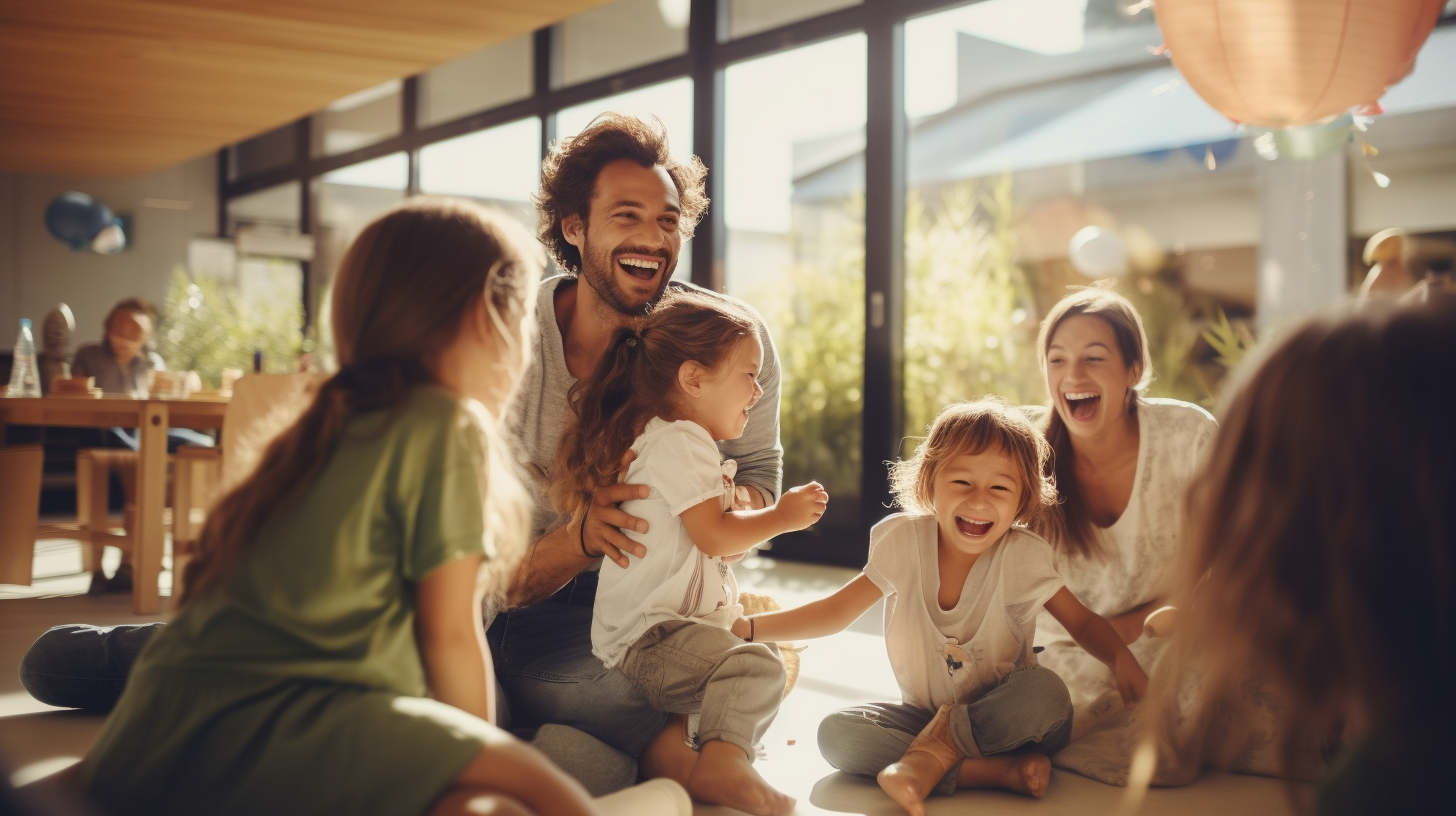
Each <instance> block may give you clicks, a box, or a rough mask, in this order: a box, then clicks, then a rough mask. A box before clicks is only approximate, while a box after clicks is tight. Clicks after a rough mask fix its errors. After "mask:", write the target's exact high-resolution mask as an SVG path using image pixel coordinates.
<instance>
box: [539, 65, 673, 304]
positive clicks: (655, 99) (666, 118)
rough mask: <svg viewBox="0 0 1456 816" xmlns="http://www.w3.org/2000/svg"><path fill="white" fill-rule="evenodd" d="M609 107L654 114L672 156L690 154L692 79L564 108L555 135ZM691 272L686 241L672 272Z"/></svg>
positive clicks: (571, 130)
mask: <svg viewBox="0 0 1456 816" xmlns="http://www.w3.org/2000/svg"><path fill="white" fill-rule="evenodd" d="M607 111H612V112H614V113H624V114H630V115H632V116H641V117H644V118H645V117H656V118H657V119H659V120H660V121H661V122H662V124H663V126H664V127H666V128H667V141H668V147H669V148H670V149H671V151H672V155H673V158H675V159H678V160H679V161H686V160H687V159H688V158H689V157H690V156H692V155H693V81H692V80H691V79H687V78H686V77H685V78H683V79H674V80H673V81H671V82H664V83H662V84H660V85H650V86H648V87H646V88H638V89H637V90H635V91H628V92H627V93H622V94H617V95H616V96H608V97H604V98H602V99H597V100H595V101H592V102H587V103H586V104H583V105H577V106H575V107H571V108H565V109H563V110H562V111H561V112H560V113H558V114H557V115H556V134H557V136H558V137H565V136H574V135H576V134H578V133H580V132H581V131H582V130H584V129H585V128H586V126H587V125H588V124H591V120H593V119H595V118H596V117H597V116H598V115H600V114H602V113H605V112H607ZM692 274H693V257H692V253H691V252H690V251H688V247H687V246H686V245H684V246H683V249H682V252H681V253H680V254H679V255H678V261H677V269H676V270H674V271H673V274H672V276H673V277H674V278H676V279H678V280H689V279H691V278H692Z"/></svg>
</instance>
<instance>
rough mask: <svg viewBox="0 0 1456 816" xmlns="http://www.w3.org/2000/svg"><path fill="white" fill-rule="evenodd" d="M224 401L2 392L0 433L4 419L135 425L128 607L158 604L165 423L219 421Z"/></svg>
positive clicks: (215, 424) (157, 607) (200, 425)
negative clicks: (133, 523)
mask: <svg viewBox="0 0 1456 816" xmlns="http://www.w3.org/2000/svg"><path fill="white" fill-rule="evenodd" d="M226 410H227V401H226V400H219V399H145V400H141V399H130V398H122V397H102V398H101V399H86V398H71V397H40V398H31V397H18V398H9V397H0V439H3V438H4V437H3V433H4V430H5V425H6V423H13V424H16V425H59V426H65V427H71V428H139V429H140V430H141V432H140V433H139V434H138V437H139V442H140V449H139V450H138V451H137V492H136V507H137V511H136V529H134V530H132V535H133V536H134V540H133V544H132V547H133V553H132V561H133V569H134V570H135V579H136V583H135V585H134V586H135V589H134V592H133V594H132V610H133V611H134V612H136V613H137V614H138V615H152V614H156V613H157V612H160V611H161V610H162V598H161V592H160V590H159V587H158V583H157V582H158V578H159V577H160V576H161V573H162V550H163V549H164V547H165V544H166V540H165V536H164V531H163V529H162V510H163V509H164V508H165V507H166V503H167V429H168V428H169V427H175V428H193V429H195V430H209V429H214V428H221V427H222V420H223V413H224V412H225V411H226Z"/></svg>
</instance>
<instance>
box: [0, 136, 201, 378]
mask: <svg viewBox="0 0 1456 816" xmlns="http://www.w3.org/2000/svg"><path fill="white" fill-rule="evenodd" d="M68 190H78V191H80V192H83V193H86V194H88V195H90V196H92V197H94V198H96V199H97V200H98V201H101V202H102V203H104V204H105V205H106V206H108V207H110V208H111V210H112V212H115V213H117V214H121V215H130V216H131V218H132V223H131V234H130V235H128V236H127V239H128V246H127V248H126V249H125V250H124V251H122V252H121V253H120V254H117V255H110V256H103V255H97V254H95V253H93V252H89V251H81V252H73V251H71V250H70V249H68V248H66V247H65V246H64V245H63V244H61V243H60V242H59V241H56V240H55V239H54V238H52V237H50V235H49V234H48V233H47V232H46V228H45V209H46V205H48V204H49V203H50V201H51V199H52V198H54V197H55V196H57V195H59V194H61V193H64V192H66V191H68ZM146 199H153V202H151V203H150V204H148V203H144V202H145V200H146ZM162 202H190V204H191V209H187V210H182V209H166V208H164V207H162V206H157V205H158V204H159V203H162ZM216 231H217V158H216V156H215V155H206V156H202V157H199V158H197V159H194V160H192V161H190V162H186V163H184V164H179V165H177V166H175V167H169V168H167V169H165V170H159V171H157V172H155V173H152V174H150V175H147V176H143V177H141V178H135V179H102V178H79V177H71V176H33V175H21V174H15V173H10V174H0V349H9V348H10V347H11V346H12V345H13V344H14V342H15V332H16V326H17V324H18V321H19V319H20V318H22V317H28V318H30V319H31V320H32V321H33V322H34V323H35V324H36V326H37V331H38V329H39V325H40V321H41V320H42V319H44V318H45V315H46V312H49V311H50V310H51V309H52V308H53V307H54V306H55V305H56V303H58V302H62V301H64V302H65V303H67V304H69V305H70V307H71V311H72V313H74V314H75V316H76V332H75V334H74V335H73V336H72V347H73V348H74V347H75V346H78V345H80V344H81V343H87V342H94V341H97V340H99V339H100V338H101V320H102V318H104V317H105V316H106V312H107V311H108V310H110V308H111V305H112V304H113V303H115V302H116V301H118V300H120V299H122V298H124V297H129V296H132V295H141V296H143V297H146V298H150V299H151V300H153V301H155V302H156V303H157V305H158V308H160V307H161V301H162V297H163V295H165V294H166V291H167V284H168V282H169V281H170V280H171V277H172V269H173V268H174V267H175V266H177V265H184V266H185V265H186V263H187V244H188V242H189V241H190V240H191V239H192V238H194V237H197V236H208V235H214V234H215V233H216ZM37 340H39V338H38V337H37Z"/></svg>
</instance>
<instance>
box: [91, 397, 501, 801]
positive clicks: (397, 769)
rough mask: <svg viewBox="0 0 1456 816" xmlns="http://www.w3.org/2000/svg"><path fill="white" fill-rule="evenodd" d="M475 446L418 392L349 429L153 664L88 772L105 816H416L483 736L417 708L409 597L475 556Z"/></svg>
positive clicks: (452, 717)
mask: <svg viewBox="0 0 1456 816" xmlns="http://www.w3.org/2000/svg"><path fill="white" fill-rule="evenodd" d="M481 445H482V439H481V436H480V434H479V430H478V428H477V427H476V425H475V424H474V423H473V421H472V420H471V418H470V415H469V414H468V413H467V412H466V411H464V410H463V409H462V408H461V406H460V403H459V401H458V400H457V398H456V397H455V396H454V395H453V394H451V393H449V392H447V391H445V390H443V389H440V388H435V387H422V388H418V389H416V390H415V391H414V392H413V393H411V395H410V396H409V397H408V398H407V399H406V400H405V401H404V402H403V403H402V404H401V405H400V406H398V407H396V408H394V409H391V410H388V411H380V412H374V413H370V414H364V415H360V416H357V417H354V418H353V419H352V420H350V422H349V424H348V426H347V430H346V431H345V433H344V436H343V437H342V439H341V440H340V442H339V444H338V446H337V448H336V449H335V452H334V454H333V456H332V458H331V459H330V460H329V462H328V464H327V465H326V466H325V468H324V470H323V472H322V473H321V475H320V476H319V478H318V480H317V482H316V483H314V484H313V485H312V486H311V487H308V488H307V489H306V490H305V491H304V493H303V495H302V496H301V497H300V499H299V500H298V501H296V502H293V503H291V504H290V505H288V506H285V507H281V508H280V509H278V510H276V511H274V512H273V513H272V514H271V515H270V516H269V517H268V518H267V520H266V521H265V522H264V523H263V525H262V527H261V528H260V529H259V531H258V533H257V535H256V536H255V538H254V541H253V544H252V546H251V547H250V548H249V549H248V550H247V552H246V553H245V555H244V556H243V557H242V559H241V560H240V562H239V564H238V566H237V568H236V569H235V571H234V572H233V574H232V575H230V576H229V577H228V579H227V581H226V582H225V584H224V585H223V586H222V587H220V588H219V590H218V591H215V592H212V593H210V594H208V595H207V596H204V597H201V598H198V599H196V600H194V601H193V602H191V603H189V604H188V605H187V606H186V607H184V608H183V609H182V610H181V611H180V612H179V613H178V615H177V617H176V619H175V620H174V621H173V622H172V623H171V624H170V625H168V626H167V627H165V628H164V629H163V630H162V632H161V633H159V634H158V635H157V636H156V638H154V639H153V641H152V642H151V643H150V644H149V645H148V646H147V648H146V650H145V651H144V652H143V653H142V655H141V657H140V659H139V660H138V662H137V665H136V667H135V668H134V670H133V671H132V674H131V678H130V680H129V681H128V683H127V687H126V692H125V694H123V696H122V698H121V701H120V703H118V705H117V708H116V710H115V711H114V712H113V713H112V715H111V717H110V719H109V720H108V721H107V723H106V726H105V728H104V729H103V730H102V732H101V735H100V736H99V737H98V739H97V742H96V744H95V746H94V747H93V748H92V750H91V752H90V753H89V754H88V755H87V757H86V759H85V762H84V763H83V766H82V773H83V780H84V785H85V787H86V790H87V791H88V793H89V794H90V796H91V797H92V799H93V800H94V801H95V802H96V803H97V804H99V805H101V806H102V807H103V808H104V809H105V810H106V812H109V813H115V814H133V813H136V814H142V813H146V814H174V813H175V814H182V813H187V814H198V813H207V814H266V816H282V815H283V814H290V813H300V814H302V813H309V814H319V813H339V814H343V813H348V814H375V813H377V814H391V816H400V814H415V813H423V812H424V811H426V810H427V809H428V808H429V806H430V805H431V803H432V802H433V801H434V800H435V798H436V797H438V796H439V795H440V794H441V793H442V792H443V791H444V790H445V788H446V787H447V786H448V785H449V784H450V782H451V781H452V780H453V779H454V778H455V777H456V775H457V774H458V773H459V772H460V770H461V769H462V768H464V767H465V765H466V763H468V762H469V761H470V760H471V759H472V758H473V757H474V756H475V755H476V754H477V753H478V752H479V750H480V748H481V746H482V743H483V739H484V735H485V734H486V732H487V731H488V730H489V729H490V728H491V726H489V725H488V724H487V723H485V722H484V721H483V720H480V719H478V718H476V717H473V716H471V715H469V714H466V713H465V712H463V711H460V710H458V709H455V708H452V707H450V706H447V705H445V704H443V703H439V702H436V701H433V700H429V699H426V698H425V694H426V687H425V672H424V667H423V664H422V663H421V659H420V654H419V647H418V645H417V643H416V640H415V589H416V587H417V586H418V585H419V582H420V580H421V579H422V578H423V577H424V576H425V575H426V574H427V573H429V572H430V570H432V569H434V568H435V567H437V566H440V565H441V564H443V563H445V562H446V561H448V560H450V559H453V558H456V557H458V556H464V555H479V554H481V553H483V552H484V551H485V542H484V520H483V517H482V513H481V500H482V499H481V497H482V493H481V489H482V481H483V479H484V475H483V473H484V471H483V461H484V456H483V452H482V448H481Z"/></svg>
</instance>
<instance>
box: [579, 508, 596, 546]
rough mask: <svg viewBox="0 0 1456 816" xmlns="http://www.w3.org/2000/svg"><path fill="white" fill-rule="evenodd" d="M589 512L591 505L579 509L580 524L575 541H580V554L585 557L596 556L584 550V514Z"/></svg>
mask: <svg viewBox="0 0 1456 816" xmlns="http://www.w3.org/2000/svg"><path fill="white" fill-rule="evenodd" d="M589 512H591V507H590V506H588V507H587V509H585V510H583V511H581V526H580V527H578V528H577V541H579V542H580V543H581V554H582V555H584V556H586V557H587V558H596V556H595V555H592V554H591V553H589V552H587V551H586V516H587V513H589Z"/></svg>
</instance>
